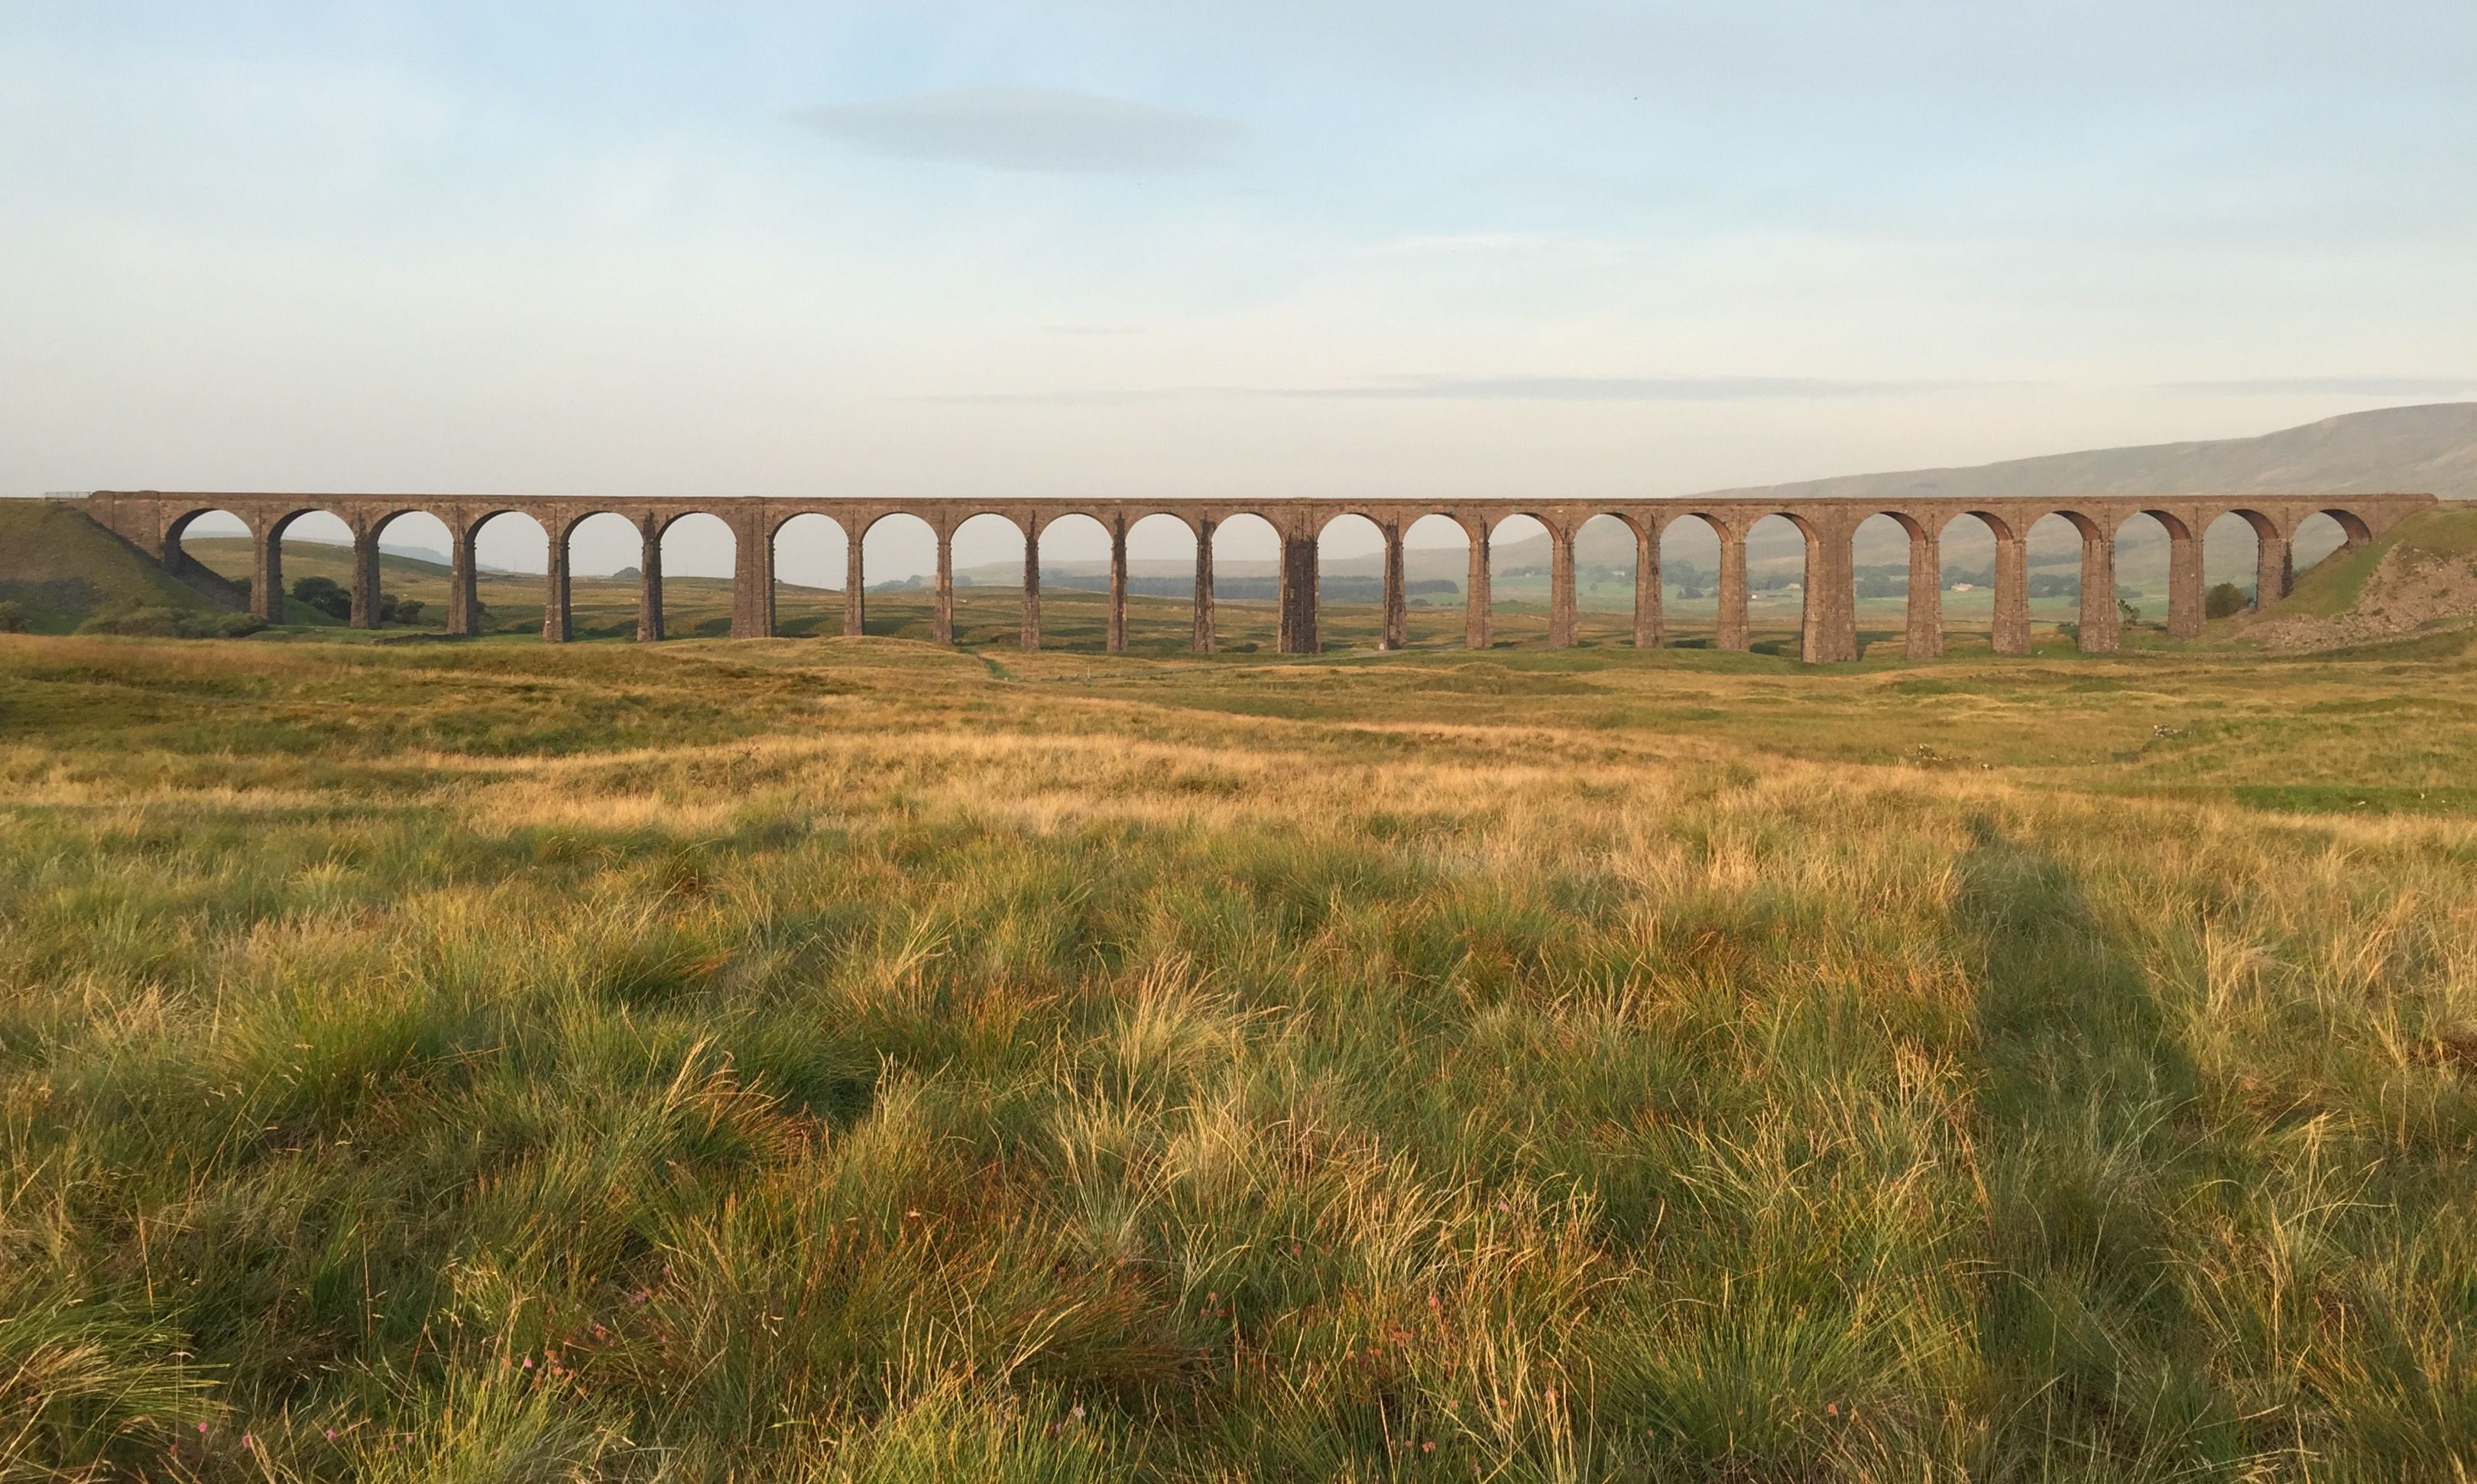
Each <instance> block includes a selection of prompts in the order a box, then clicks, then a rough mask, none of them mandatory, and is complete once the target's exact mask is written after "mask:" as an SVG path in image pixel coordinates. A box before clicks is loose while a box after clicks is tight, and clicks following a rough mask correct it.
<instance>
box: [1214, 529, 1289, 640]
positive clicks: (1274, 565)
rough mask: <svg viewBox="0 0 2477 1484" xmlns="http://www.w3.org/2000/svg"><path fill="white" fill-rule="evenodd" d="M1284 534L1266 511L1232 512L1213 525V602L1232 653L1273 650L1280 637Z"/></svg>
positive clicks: (1221, 637)
mask: <svg viewBox="0 0 2477 1484" xmlns="http://www.w3.org/2000/svg"><path fill="white" fill-rule="evenodd" d="M1281 591H1282V534H1281V532H1278V531H1276V530H1274V529H1273V523H1272V522H1270V521H1268V520H1266V519H1264V517H1263V516H1261V515H1255V514H1249V513H1241V514H1238V515H1233V516H1231V517H1230V518H1229V519H1227V520H1224V521H1222V522H1221V523H1219V524H1218V525H1216V526H1214V527H1213V611H1214V614H1215V618H1214V623H1215V625H1216V628H1217V630H1218V633H1219V637H1218V638H1217V639H1216V640H1215V641H1214V647H1215V648H1217V649H1220V650H1223V651H1227V652H1229V653H1232V654H1239V655H1252V654H1255V653H1257V652H1258V651H1260V650H1262V651H1264V652H1266V653H1270V652H1271V651H1272V650H1273V649H1274V648H1276V647H1277V646H1278V645H1279V643H1280V641H1281V621H1282V615H1281V602H1280V599H1281Z"/></svg>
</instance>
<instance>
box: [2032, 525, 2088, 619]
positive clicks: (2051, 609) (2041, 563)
mask: <svg viewBox="0 0 2477 1484" xmlns="http://www.w3.org/2000/svg"><path fill="white" fill-rule="evenodd" d="M2086 524H2087V517H2084V516H2081V515H2078V514H2074V513H2072V512H2069V511H2061V510H2060V511H2055V512H2052V513H2050V514H2046V515H2041V516H2039V518H2038V520H2037V521H2036V522H2034V523H2033V524H2032V525H2031V527H2030V531H2029V535H2028V538H2027V539H2026V540H2024V541H2023V542H2022V552H2023V556H2024V563H2025V566H2026V568H2027V571H2026V574H2025V579H2026V582H2027V585H2026V586H2025V587H2024V589H2023V591H2024V592H2026V593H2027V594H2028V596H2029V603H2030V625H2031V629H2032V631H2033V632H2036V631H2037V630H2038V628H2039V626H2040V625H2042V624H2043V625H2047V626H2050V627H2052V628H2054V629H2057V630H2059V631H2062V632H2063V633H2064V635H2065V636H2067V637H2070V636H2072V635H2075V634H2078V633H2079V631H2080V628H2081V612H2082V550H2083V546H2084V541H2083V536H2084V533H2085V532H2084V528H2085V526H2086Z"/></svg>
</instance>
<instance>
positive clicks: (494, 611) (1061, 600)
mask: <svg viewBox="0 0 2477 1484" xmlns="http://www.w3.org/2000/svg"><path fill="white" fill-rule="evenodd" d="M185 546H186V549H187V550H188V552H189V553H190V554H191V555H192V556H196V557H197V558H198V559H199V560H200V561H202V562H204V563H206V564H207V565H208V566H209V567H211V568H213V570H215V571H217V572H220V573H222V574H223V575H224V576H226V577H231V578H245V577H247V576H248V575H249V570H250V564H249V549H248V545H247V543H246V542H245V541H244V540H242V539H240V538H238V537H213V536H210V537H200V538H192V539H191V540H189V541H188V542H187V543H185ZM284 550H285V556H284V576H285V581H286V583H287V584H290V583H292V582H297V581H300V580H301V579H303V578H305V577H324V578H327V579H330V580H331V581H338V582H348V581H350V580H351V575H352V563H351V557H350V555H349V553H348V552H347V550H346V549H345V548H343V547H341V546H330V545H325V544H321V543H316V542H308V541H296V542H290V543H288V544H287V545H286V547H285V549H284ZM544 581H546V580H545V579H543V578H540V577H527V576H509V575H505V574H493V573H485V574H484V575H483V576H482V578H481V581H480V582H479V583H478V589H479V594H480V597H481V600H482V606H483V609H484V615H483V625H484V628H485V629H486V630H489V631H509V632H517V631H522V632H539V631H540V629H541V617H542V601H543V590H542V589H543V583H544ZM380 585H381V587H382V588H383V589H384V590H385V591H386V592H388V593H390V594H395V595H399V596H402V597H407V598H413V599H416V600H418V601H419V602H421V603H423V604H424V605H426V606H427V608H428V612H427V613H426V614H425V615H424V617H423V623H422V625H421V626H420V627H427V628H443V627H444V625H445V622H446V611H447V571H446V569H445V568H444V567H442V566H439V565H438V563H435V562H427V561H419V560H415V559H413V558H409V557H403V556H384V557H382V558H381V563H380ZM1534 589H1536V590H1534ZM1497 597H1498V599H1499V601H1498V603H1497V605H1496V611H1497V614H1498V630H1499V637H1501V638H1503V639H1504V640H1505V641H1506V642H1508V643H1511V644H1520V643H1525V642H1532V643H1536V642H1539V641H1541V640H1544V639H1545V637H1546V635H1547V628H1548V620H1547V588H1546V584H1545V583H1544V582H1540V583H1534V584H1531V585H1530V586H1528V587H1526V586H1525V584H1524V583H1523V582H1522V581H1509V582H1508V583H1506V584H1505V585H1504V586H1503V587H1502V588H1501V589H1499V590H1498V591H1497ZM1578 597H1579V599H1580V601H1581V603H1582V605H1583V612H1582V617H1581V630H1580V637H1581V639H1582V641H1583V642H1584V643H1586V644H1590V643H1624V642H1625V641H1626V640H1627V638H1628V636H1629V635H1630V634H1631V632H1632V625H1633V617H1632V615H1633V611H1634V595H1633V589H1632V588H1631V587H1630V586H1621V585H1614V584H1607V583H1603V584H1600V585H1599V586H1598V587H1596V588H1593V587H1589V586H1586V587H1584V588H1581V589H1580V590H1578ZM842 601H843V600H842V594H841V593H840V592H839V591H832V590H828V589H823V588H814V587H799V586H794V585H792V584H790V583H788V582H784V583H777V584H776V587H775V610H776V611H775V622H776V626H777V627H778V628H779V629H780V630H781V631H783V632H784V633H785V634H787V635H791V636H803V635H813V634H820V633H837V634H838V633H840V632H841V631H842V611H843V610H842ZM569 603H570V604H571V606H572V612H573V619H574V626H575V631H576V634H577V637H579V638H581V639H590V638H633V637H634V636H635V634H636V632H637V581H636V579H634V578H586V577H579V578H573V579H571V580H570V582H569ZM1040 606H1041V623H1042V631H1043V634H1044V636H1045V637H1052V638H1054V640H1055V642H1056V643H1058V644H1059V645H1060V646H1062V647H1065V648H1074V647H1077V646H1085V647H1090V648H1096V649H1097V648H1099V647H1100V644H1101V641H1102V636H1103V633H1104V630H1105V626H1106V618H1107V615H1106V612H1105V610H1104V608H1103V606H1102V602H1101V598H1100V597H1099V595H1097V594H1094V593H1089V592H1079V591H1075V590H1073V589H1068V588H1062V587H1049V588H1045V589H1044V590H1043V591H1042V593H1041V600H1040ZM1716 606H1717V605H1716V604H1715V603H1714V601H1713V600H1712V599H1710V598H1697V599H1683V598H1678V597H1676V596H1675V595H1674V594H1671V595H1670V596H1669V597H1668V598H1667V599H1666V600H1665V607H1666V619H1667V627H1668V629H1669V631H1670V632H1671V633H1672V635H1673V636H1675V637H1676V638H1678V639H1683V640H1692V639H1695V638H1708V637H1709V635H1710V634H1711V631H1712V627H1713V617H1714V610H1715V608H1716ZM1215 610H1216V613H1217V615H1218V618H1219V624H1220V633H1221V638H1222V641H1223V643H1224V644H1226V645H1231V646H1236V647H1238V649H1239V651H1240V652H1241V653H1244V652H1245V649H1246V646H1249V645H1258V646H1261V647H1262V648H1264V649H1270V648H1271V647H1272V646H1273V643H1274V638H1275V633H1276V615H1275V613H1274V609H1273V606H1272V605H1271V604H1270V603H1258V602H1244V601H1235V600H1231V599H1227V598H1225V599H1222V600H1220V601H1219V602H1218V603H1217V604H1216V605H1215ZM1801 611H1802V607H1801V600H1800V597H1799V595H1798V594H1797V593H1795V592H1787V591H1769V592H1759V593H1755V594H1752V595H1751V596H1750V599H1749V602H1748V606H1747V615H1748V620H1749V622H1750V623H1751V624H1752V626H1753V630H1754V634H1755V639H1756V642H1757V643H1758V644H1764V645H1771V646H1782V645H1787V646H1792V647H1793V646H1794V645H1795V644H1796V642H1797V631H1798V622H1799V614H1800V612H1801ZM1906 611H1907V610H1906V607H1905V604H1904V600H1902V599H1899V598H1892V599H1868V600H1864V601H1862V602H1861V603H1860V604H1859V605H1858V619H1859V624H1860V627H1861V629H1862V630H1864V631H1866V632H1864V633H1863V634H1862V636H1861V637H1862V639H1871V640H1889V641H1891V642H1893V643H1894V644H1896V645H1897V643H1898V641H1899V639H1900V636H1901V633H1902V631H1903V623H1904V620H1905V616H1906ZM2079 612H2080V609H2079V606H2078V604H2077V602H2076V601H2075V600H2072V599H2058V598H2040V599H2037V600H2034V601H2033V602H2032V604H2031V613H2032V616H2033V618H2034V619H2035V620H2036V621H2038V622H2039V623H2040V624H2045V625H2054V624H2058V623H2064V622H2069V621H2071V620H2073V619H2074V618H2076V617H2077V616H2078V615H2079ZM1021 613H1022V602H1021V597H1020V595H1019V593H1018V591H1017V590H1016V589H1015V588H1013V587H973V586H960V587H958V588H956V590H955V624H956V637H957V638H958V639H959V640H960V641H961V642H963V643H964V644H967V645H969V644H1005V643H1011V642H1013V639H1014V637H1015V635H1016V632H1017V626H1018V625H1019V624H1020V623H1021V621H1022V620H1021ZM1993 613H1994V595H1993V594H1992V593H1990V592H1988V591H1985V590H1983V589H1982V590H1979V591H1974V592H1967V593H1946V594H1945V595H1944V617H1945V622H1946V626H1947V628H1948V629H1949V630H1950V631H1952V632H1953V634H1954V637H1955V640H1956V641H1957V642H1958V643H1959V644H1960V645H1961V646H1962V647H1964V648H1966V647H1967V646H1968V645H1969V643H1970V642H1971V639H1972V637H1973V636H1975V638H1976V640H1977V641H1978V642H1979V643H1980V644H1981V645H1982V646H1983V644H1984V642H1985V636H1986V631H1987V628H1988V625H1989V623H1990V622H1991V620H1992V616H1993ZM1127 616H1128V642H1129V645H1130V647H1131V648H1133V649H1135V650H1138V651H1142V652H1153V653H1163V654H1166V653H1171V652H1175V651H1180V650H1185V649H1186V648H1187V647H1188V636H1189V633H1190V631H1191V630H1190V623H1191V618H1190V607H1189V605H1188V600H1187V599H1185V598H1158V597H1145V596H1141V595H1134V596H1130V597H1129V598H1128V600H1127ZM2143 617H2144V619H2145V620H2146V621H2147V622H2148V623H2149V624H2151V625H2152V626H2154V627H2157V628H2159V629H2161V630H2163V631H2164V626H2165V623H2166V617H2167V607H2166V599H2165V598H2164V596H2162V597H2158V598H2157V599H2155V600H2153V601H2152V602H2151V603H2150V606H2149V607H2148V608H2147V609H2145V611H2144V614H2143ZM1321 618H1322V622H1321V625H1320V628H1321V630H1322V632H1323V637H1324V639H1325V642H1326V645H1327V647H1328V648H1333V649H1340V648H1352V647H1357V648H1366V649H1373V648H1375V646H1376V641H1377V638H1378V636H1379V634H1380V633H1381V632H1382V629H1381V625H1380V615H1379V614H1378V612H1377V610H1376V608H1375V606H1373V605H1371V604H1344V603H1330V602H1329V603H1327V604H1325V605H1323V606H1322V611H1321ZM930 621H931V596H930V594H929V592H928V591H927V590H925V589H915V590H911V591H898V592H886V593H871V594H870V595H869V599H868V631H869V632H870V633H872V634H884V635H888V636H889V637H902V638H918V639H925V638H927V637H929V635H930ZM663 623H664V627H665V629H666V630H667V631H669V632H670V633H671V634H672V635H673V636H674V637H719V636H721V635H724V634H727V633H729V632H730V631H731V580H730V579H728V578H711V577H677V576H673V577H667V578H665V579H664V581H663ZM1410 630H1411V643H1412V646H1413V647H1414V648H1459V647H1461V644H1462V639H1463V607H1462V599H1461V598H1460V597H1459V596H1454V595H1447V596H1445V597H1442V598H1433V597H1430V598H1425V599H1424V601H1417V602H1414V604H1413V606H1412V607H1411V612H1410Z"/></svg>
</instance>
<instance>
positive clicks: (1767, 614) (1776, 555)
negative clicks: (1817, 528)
mask: <svg viewBox="0 0 2477 1484" xmlns="http://www.w3.org/2000/svg"><path fill="white" fill-rule="evenodd" d="M1808 536H1809V532H1808V530H1807V527H1806V523H1805V522H1804V521H1802V520H1800V519H1798V518H1797V517H1796V516H1794V515H1789V514H1773V515H1766V516H1764V518H1763V519H1761V520H1758V521H1756V522H1755V523H1754V524H1753V525H1752V526H1749V527H1747V528H1746V641H1747V643H1746V647H1747V648H1748V649H1751V650H1753V651H1754V652H1755V653H1757V654H1759V655H1799V654H1801V653H1803V651H1804V648H1805V630H1806V599H1807V592H1806V590H1807V586H1808V577H1809V573H1808V562H1807V548H1808V545H1809V541H1808Z"/></svg>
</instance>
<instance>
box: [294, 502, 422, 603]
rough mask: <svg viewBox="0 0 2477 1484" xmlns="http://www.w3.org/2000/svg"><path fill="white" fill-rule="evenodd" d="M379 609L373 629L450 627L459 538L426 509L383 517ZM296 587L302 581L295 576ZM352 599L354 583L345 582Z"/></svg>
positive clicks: (395, 512) (381, 524)
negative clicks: (450, 599) (449, 606)
mask: <svg viewBox="0 0 2477 1484" xmlns="http://www.w3.org/2000/svg"><path fill="white" fill-rule="evenodd" d="M377 533H378V547H379V571H378V579H379V581H378V591H377V592H376V594H375V595H374V602H375V603H376V604H377V607H376V610H375V613H374V618H373V623H372V627H374V628H379V629H397V628H405V629H438V628H444V627H445V626H446V623H447V600H448V587H449V583H448V579H449V576H450V575H451V574H452V573H453V571H454V570H455V560H456V556H455V552H456V537H455V535H454V533H453V532H450V531H448V529H447V523H446V522H445V521H443V520H440V519H439V518H438V516H436V515H433V514H431V513H430V512H429V511H427V510H396V511H393V512H391V513H389V514H388V515H385V516H382V517H380V519H379V522H378V527H377ZM293 581H294V582H295V583H296V591H297V584H298V582H299V581H300V580H299V579H298V578H295V579H294V580H293ZM344 591H345V593H346V594H347V595H348V596H349V595H350V593H351V591H352V584H351V581H349V579H348V580H347V581H346V582H345V584H344Z"/></svg>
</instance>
